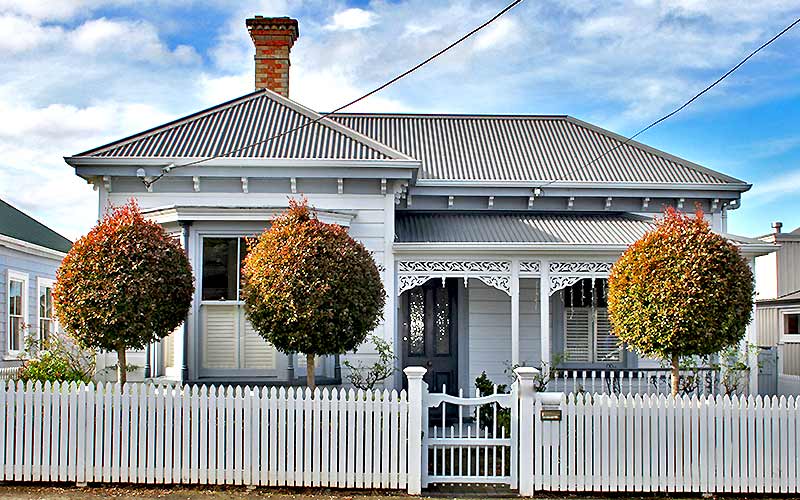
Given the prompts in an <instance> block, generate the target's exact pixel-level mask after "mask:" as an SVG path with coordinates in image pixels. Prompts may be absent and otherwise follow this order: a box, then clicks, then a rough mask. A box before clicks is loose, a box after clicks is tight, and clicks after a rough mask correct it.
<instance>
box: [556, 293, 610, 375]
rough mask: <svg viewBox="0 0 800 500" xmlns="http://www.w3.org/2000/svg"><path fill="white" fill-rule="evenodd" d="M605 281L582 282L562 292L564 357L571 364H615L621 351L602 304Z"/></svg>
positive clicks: (605, 306)
mask: <svg viewBox="0 0 800 500" xmlns="http://www.w3.org/2000/svg"><path fill="white" fill-rule="evenodd" d="M605 281H606V280H604V279H595V280H591V279H583V280H581V281H579V282H578V283H576V284H575V285H573V286H571V287H569V288H566V289H565V290H564V292H563V294H564V295H563V297H564V353H565V355H566V358H567V359H566V361H567V362H572V363H618V362H620V361H622V349H621V347H620V345H619V341H618V339H617V337H616V336H614V335H613V334H612V333H611V323H610V322H609V319H608V307H607V303H606V282H605Z"/></svg>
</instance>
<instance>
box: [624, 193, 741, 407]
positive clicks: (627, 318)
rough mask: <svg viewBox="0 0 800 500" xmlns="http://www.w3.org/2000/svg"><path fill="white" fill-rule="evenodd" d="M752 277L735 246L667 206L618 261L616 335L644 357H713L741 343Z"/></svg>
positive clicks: (698, 218) (675, 364) (697, 218)
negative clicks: (653, 227) (648, 229)
mask: <svg viewBox="0 0 800 500" xmlns="http://www.w3.org/2000/svg"><path fill="white" fill-rule="evenodd" d="M754 287H755V285H754V280H753V273H752V271H751V269H750V266H749V265H748V263H747V261H746V260H745V259H744V258H743V257H742V255H741V254H740V252H739V250H738V248H736V246H735V245H734V244H732V243H731V242H729V241H727V240H726V239H725V238H724V237H722V236H720V235H718V234H716V233H714V232H713V231H712V230H711V227H710V226H709V224H708V222H706V220H705V219H704V218H703V213H702V211H700V210H698V211H697V213H696V214H695V216H694V217H691V216H689V215H686V214H683V213H681V212H678V211H677V210H675V209H673V208H669V209H667V210H666V211H665V214H664V217H663V218H662V219H660V220H658V221H657V223H656V228H655V229H654V230H653V231H651V232H649V233H647V234H645V235H644V236H643V237H642V238H641V239H640V240H639V241H637V242H636V243H634V244H633V245H631V247H630V248H628V250H627V251H626V252H625V253H624V254H623V255H622V257H620V259H619V260H618V261H617V262H616V263H615V264H614V267H613V268H612V270H611V275H610V277H609V280H608V311H609V316H610V321H611V324H612V327H613V330H614V334H615V335H616V336H617V337H618V338H619V339H620V340H621V341H623V342H625V343H627V344H628V345H629V346H631V347H633V348H634V349H636V350H637V351H638V352H639V353H641V354H642V355H644V356H648V357H658V358H661V359H664V360H668V361H669V362H670V363H671V364H672V368H673V381H672V382H673V393H674V392H675V390H676V388H677V382H678V380H677V377H678V360H679V358H680V357H683V356H701V355H709V354H714V353H717V352H719V351H721V350H722V349H724V348H726V347H729V346H731V345H735V344H736V343H738V342H739V341H741V339H742V338H743V337H744V334H745V329H746V327H747V325H748V323H749V322H750V318H751V314H752V308H753V295H754Z"/></svg>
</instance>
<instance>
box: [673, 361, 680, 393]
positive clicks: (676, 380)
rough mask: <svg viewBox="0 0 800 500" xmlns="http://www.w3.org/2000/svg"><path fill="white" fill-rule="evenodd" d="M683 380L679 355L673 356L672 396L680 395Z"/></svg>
mask: <svg viewBox="0 0 800 500" xmlns="http://www.w3.org/2000/svg"><path fill="white" fill-rule="evenodd" d="M680 378H681V371H680V364H679V358H678V355H677V354H673V355H672V395H673V396H677V395H678V387H679V381H680Z"/></svg>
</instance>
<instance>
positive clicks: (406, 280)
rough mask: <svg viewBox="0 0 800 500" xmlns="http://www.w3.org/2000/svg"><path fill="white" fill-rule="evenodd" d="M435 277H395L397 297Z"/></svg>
mask: <svg viewBox="0 0 800 500" xmlns="http://www.w3.org/2000/svg"><path fill="white" fill-rule="evenodd" d="M435 277H436V276H417V275H413V276H398V277H397V295H400V294H401V293H403V292H405V291H406V290H411V289H412V288H415V287H418V286H420V285H423V284H424V283H425V282H426V281H428V280H429V279H433V278H435Z"/></svg>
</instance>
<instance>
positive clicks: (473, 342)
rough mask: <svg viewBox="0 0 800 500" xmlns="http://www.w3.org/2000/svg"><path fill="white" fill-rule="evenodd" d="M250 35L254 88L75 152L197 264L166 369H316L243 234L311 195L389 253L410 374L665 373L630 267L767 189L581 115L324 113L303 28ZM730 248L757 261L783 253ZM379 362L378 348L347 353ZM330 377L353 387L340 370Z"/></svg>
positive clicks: (283, 26)
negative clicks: (632, 309) (245, 299)
mask: <svg viewBox="0 0 800 500" xmlns="http://www.w3.org/2000/svg"><path fill="white" fill-rule="evenodd" d="M246 25H247V29H248V30H249V33H250V36H251V38H252V40H253V42H254V45H255V50H256V55H255V86H256V90H255V91H254V92H252V93H250V94H248V95H245V96H242V97H239V98H236V99H233V100H231V101H228V102H225V103H222V104H220V105H217V106H214V107H212V108H209V109H206V110H202V111H199V112H197V113H194V114H192V115H189V116H186V117H184V118H181V119H179V120H175V121H173V122H170V123H167V124H164V125H161V126H158V127H155V128H152V129H150V130H146V131H144V132H141V133H139V134H136V135H133V136H130V137H127V138H124V139H121V140H118V141H115V142H112V143H110V144H106V145H104V146H100V147H97V148H95V149H92V150H89V151H86V152H83V153H80V154H77V155H74V156H70V157H68V158H66V162H67V163H68V164H69V165H71V166H72V167H74V169H75V173H76V174H77V175H79V176H81V177H82V178H84V179H86V180H87V181H89V182H91V183H93V184H94V185H95V186H96V188H97V189H98V192H99V193H100V196H99V203H100V206H101V207H105V206H106V204H107V203H108V202H111V203H114V204H122V203H124V202H125V201H126V200H127V199H129V198H130V197H135V198H136V199H137V200H138V202H139V204H140V206H141V207H142V208H143V210H144V212H145V213H146V215H147V217H149V218H150V219H152V220H155V221H157V222H159V223H160V224H162V225H163V226H164V227H165V228H166V229H167V230H168V231H169V232H171V233H172V234H174V235H175V237H177V238H180V240H181V241H182V242H183V245H184V247H185V248H186V250H187V252H188V254H189V256H190V259H191V262H192V265H193V268H194V272H195V276H196V287H197V290H196V296H195V300H194V303H193V305H192V308H191V312H190V314H189V315H188V318H187V321H186V323H185V325H184V328H181V329H179V330H178V331H176V332H175V333H174V334H172V335H171V336H170V337H168V338H167V339H165V340H164V341H163V342H161V343H160V344H159V345H158V346H154V348H153V349H152V355H151V356H150V357H148V359H152V361H148V364H149V365H151V366H152V370H153V375H158V376H163V377H166V378H171V379H175V380H184V381H223V380H224V381H237V380H238V381H259V382H267V383H269V382H274V383H287V382H293V381H294V380H296V379H297V378H298V377H300V376H301V375H302V373H303V372H304V366H303V364H302V362H303V360H302V359H297V357H295V356H286V355H283V354H280V353H278V352H276V351H275V350H274V349H273V348H271V347H270V346H269V345H267V344H266V343H265V342H264V341H263V340H262V339H261V338H260V337H259V336H258V335H257V334H256V333H255V332H254V331H253V329H252V328H251V327H250V325H249V324H248V322H247V321H246V319H245V316H244V312H243V307H242V301H241V300H240V298H239V284H240V279H239V267H240V265H239V264H240V262H241V259H242V256H243V252H244V251H245V247H244V245H243V240H242V238H244V237H246V236H250V235H254V234H257V233H259V232H260V231H262V230H263V229H264V228H265V227H266V226H268V225H269V221H270V219H272V218H273V217H275V216H276V215H277V214H278V213H280V212H281V211H282V210H283V209H284V208H285V207H286V206H287V200H288V198H291V197H300V196H305V197H307V198H308V200H309V202H310V204H311V205H313V206H314V207H316V209H317V210H318V213H319V218H320V219H321V220H323V221H325V222H330V223H336V224H340V225H342V226H344V227H346V228H347V229H348V231H349V233H350V234H351V235H352V236H353V237H354V238H356V239H358V240H360V241H361V242H363V243H364V244H365V245H366V247H367V248H368V249H369V250H371V251H372V252H373V254H374V257H375V260H376V262H377V263H378V265H379V266H380V267H381V268H382V269H383V276H384V284H385V288H386V290H387V293H388V300H387V303H386V309H385V312H384V318H383V322H382V324H381V325H380V326H379V327H378V329H377V331H376V334H378V335H380V336H383V337H384V338H385V339H386V340H388V341H390V342H392V343H393V345H394V346H395V349H396V353H397V354H398V357H399V362H398V363H399V364H400V365H401V366H403V367H404V366H408V365H423V366H427V367H428V368H429V370H428V377H429V383H430V384H431V385H432V387H433V389H434V390H437V389H440V388H442V387H444V386H446V387H447V389H448V390H449V391H454V390H455V389H456V387H458V386H462V387H465V388H467V387H468V386H469V385H471V382H472V381H473V380H474V379H475V378H476V377H477V376H479V375H480V374H481V373H482V372H484V371H485V372H486V373H487V374H488V376H489V377H490V378H491V379H493V380H495V381H497V382H505V381H506V380H507V379H506V375H505V373H504V366H512V365H518V364H528V365H534V366H538V365H540V364H545V365H548V366H549V365H551V364H552V363H553V361H554V360H559V361H560V363H559V364H560V366H563V367H568V368H574V369H582V370H592V369H597V370H606V369H614V370H625V369H634V368H637V369H638V368H640V367H643V366H645V365H646V366H651V367H652V366H654V365H653V362H652V361H647V360H639V359H637V357H636V356H635V355H634V354H632V353H630V352H626V351H624V350H621V349H620V348H619V347H618V346H617V342H616V339H615V338H614V337H613V336H612V335H611V334H610V332H609V323H608V318H607V313H606V307H605V296H606V278H607V276H608V272H609V269H610V267H611V264H612V263H613V262H614V261H615V260H616V259H617V258H618V257H619V255H620V254H621V253H622V252H623V251H624V250H625V249H626V247H627V246H628V245H629V244H631V243H632V242H634V241H635V240H636V239H637V238H639V237H640V236H642V235H643V234H644V233H645V232H646V231H648V230H649V229H650V228H652V227H653V225H652V219H653V217H654V216H657V215H658V214H660V213H661V212H662V210H663V209H664V207H665V206H676V207H677V208H679V209H686V210H694V207H695V206H696V205H697V206H700V207H702V208H703V210H704V211H705V212H706V214H707V218H708V220H709V222H710V223H711V224H712V226H713V228H714V230H716V231H718V232H719V233H722V234H726V227H727V218H728V216H729V214H730V213H732V212H731V211H732V210H734V209H736V208H738V206H739V202H740V197H741V194H742V193H743V192H745V191H747V190H748V189H749V188H750V185H749V184H747V183H746V182H744V181H741V180H738V179H735V178H733V177H730V176H728V175H725V174H722V173H719V172H716V171H713V170H710V169H708V168H706V167H703V166H700V165H697V164H695V163H692V162H690V161H687V160H684V159H682V158H678V157H676V156H673V155H670V154H668V153H665V152H663V151H659V150H657V149H654V148H652V147H649V146H646V145H644V144H641V143H638V142H634V141H630V142H627V141H625V140H624V138H623V137H621V136H619V135H616V134H614V133H612V132H609V131H607V130H604V129H602V128H600V127H597V126H595V125H591V124H589V123H586V122H583V121H581V120H578V119H576V118H573V117H570V116H538V115H519V116H508V115H498V116H486V115H443V114H394V113H386V114H370V113H341V114H336V115H332V116H330V117H323V116H322V115H320V114H319V113H318V112H316V111H314V110H311V109H309V108H307V107H305V106H303V105H302V104H301V103H298V102H295V101H293V100H291V99H290V98H289V64H290V57H289V54H290V50H291V48H292V45H293V44H294V42H295V40H297V37H298V35H299V31H298V23H297V21H296V20H294V19H289V18H263V17H255V18H251V19H248V20H247V22H246ZM268 138H270V139H268ZM156 180H157V182H154V181H156ZM727 237H728V238H730V239H731V241H733V242H734V243H736V244H737V245H738V246H739V248H740V249H741V251H742V253H743V254H744V255H745V256H746V257H747V258H748V259H750V261H751V262H752V259H754V258H755V257H756V256H757V255H761V254H763V253H765V252H768V251H771V250H772V249H773V245H772V244H769V243H765V242H762V241H757V240H751V239H748V238H742V237H736V236H733V235H728V236H727ZM755 335H756V333H755V325H752V326H751V331H750V332H749V336H750V337H751V338H755ZM373 354H374V351H373V349H371V346H369V345H366V346H364V347H363V348H361V349H359V350H358V352H357V353H349V354H347V356H348V357H349V358H352V359H355V360H359V359H360V360H362V361H365V362H366V361H368V360H369V359H371V358H372V356H373ZM112 356H113V355H112ZM319 365H320V367H319V370H320V372H319V374H320V375H322V376H326V377H328V378H329V379H331V380H332V381H334V382H335V381H336V380H337V378H338V373H339V372H338V370H339V361H338V360H337V358H335V357H332V358H330V359H323V360H322V362H321V363H319ZM401 383H402V378H401V375H400V374H399V373H398V376H397V378H396V380H395V381H394V384H395V385H400V384H401Z"/></svg>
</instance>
